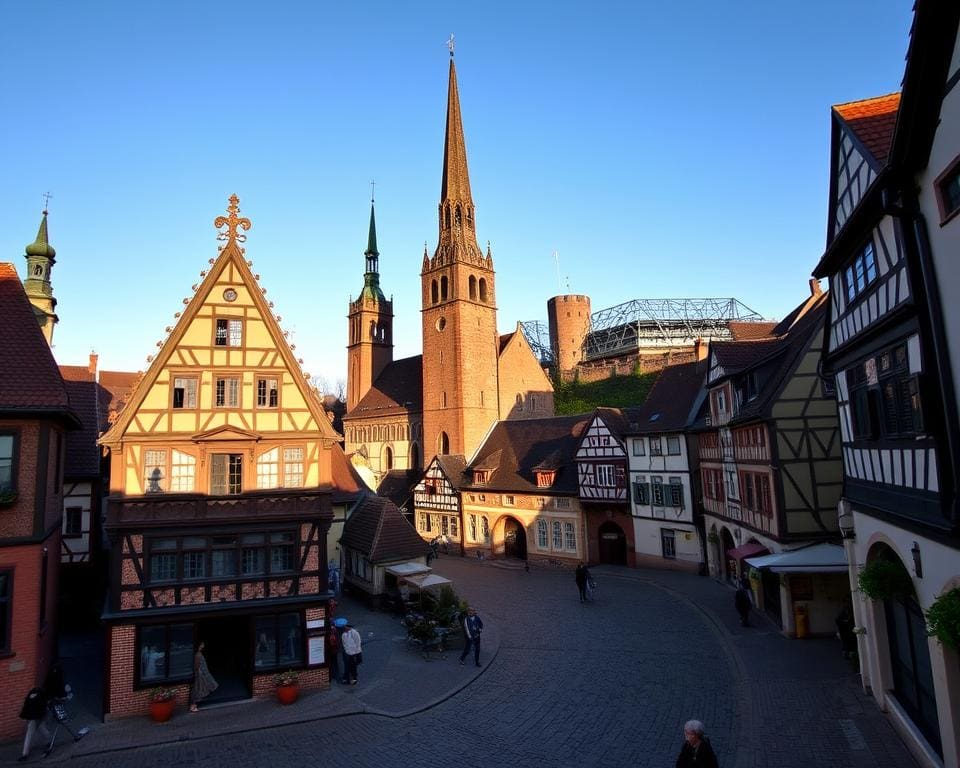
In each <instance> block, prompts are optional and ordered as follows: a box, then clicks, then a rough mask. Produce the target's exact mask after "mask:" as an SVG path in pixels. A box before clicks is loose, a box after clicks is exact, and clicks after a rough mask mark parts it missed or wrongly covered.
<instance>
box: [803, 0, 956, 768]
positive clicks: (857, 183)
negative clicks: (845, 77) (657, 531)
mask: <svg viewBox="0 0 960 768" xmlns="http://www.w3.org/2000/svg"><path fill="white" fill-rule="evenodd" d="M958 24H960V7H958V6H957V4H956V3H937V2H926V1H925V0H921V1H920V2H918V3H916V5H915V10H914V23H913V27H912V31H911V40H910V46H909V50H908V53H907V64H906V71H905V75H904V79H903V90H902V92H901V93H900V94H891V95H889V96H882V97H879V98H874V99H865V100H862V101H857V102H851V103H847V104H840V105H837V106H835V107H834V108H833V110H832V115H831V117H832V140H831V157H830V168H831V179H830V198H829V211H828V228H827V246H826V251H825V253H824V255H823V258H822V259H821V261H820V263H819V264H818V265H817V267H816V270H815V274H816V275H818V276H820V277H828V278H829V279H830V286H831V295H832V299H831V301H830V306H829V314H828V321H827V322H828V326H827V327H828V332H827V335H826V339H827V344H826V349H825V350H824V370H825V372H826V374H827V375H829V376H831V377H832V379H833V381H834V382H835V387H836V393H837V400H838V403H839V412H840V424H841V428H842V446H843V462H844V492H843V500H842V502H841V505H840V514H841V521H842V523H843V524H844V531H845V536H846V539H845V544H846V551H847V557H848V561H849V566H850V583H851V587H852V588H853V589H856V588H857V584H858V573H859V571H860V570H861V569H864V568H873V567H875V564H876V562H877V561H887V562H888V563H891V564H893V566H894V567H899V568H900V569H901V572H902V573H904V574H905V576H907V577H908V578H909V580H910V585H911V587H912V588H911V589H907V590H900V593H899V594H888V595H886V596H885V597H883V598H882V599H881V598H877V599H873V600H870V599H867V598H866V597H864V596H863V595H860V597H861V599H857V600H854V601H853V608H854V614H855V616H856V619H857V624H858V625H859V626H861V627H863V628H864V632H862V633H860V634H859V636H858V637H859V639H858V643H859V650H860V671H861V678H862V681H863V685H864V687H865V689H868V690H870V691H872V693H873V696H874V698H875V699H876V701H877V702H878V704H879V705H880V707H881V708H882V709H884V710H885V711H887V712H888V713H889V714H890V715H891V719H892V721H893V722H894V724H895V725H896V726H897V727H898V729H899V730H900V732H901V734H902V735H903V736H904V738H905V739H906V741H907V743H908V745H910V746H911V748H912V749H913V751H914V755H915V756H916V757H917V758H918V760H919V761H920V762H921V764H923V765H925V766H926V765H930V766H932V765H937V766H940V765H944V766H951V767H953V768H955V767H956V766H957V765H958V764H960V727H958V720H957V712H958V710H960V654H958V652H957V650H956V649H953V648H950V647H947V646H945V645H943V644H941V643H939V642H937V640H936V639H934V638H928V637H927V636H926V629H927V627H926V620H925V616H924V613H925V611H927V610H928V609H929V608H930V607H931V605H932V604H933V602H934V601H935V600H936V599H937V598H938V596H940V595H941V594H943V593H945V592H947V591H949V590H950V589H952V588H956V587H958V586H960V567H958V563H960V556H958V555H960V515H958V500H957V499H958V496H957V488H958V482H957V466H958V460H960V429H958V418H957V410H958V404H957V390H956V381H957V378H956V371H957V366H958V360H960V352H958V350H960V323H958V318H960V311H958V310H957V308H956V306H955V305H956V302H955V301H951V299H952V292H955V291H956V288H957V277H958V274H960V273H958V271H957V258H956V256H957V251H958V246H960V227H958V225H957V221H958V220H960V219H958V217H957V215H956V214H957V211H958V210H960V193H958V190H960V182H958V179H960V154H958V152H960V140H958V136H960V87H958V81H960V49H958V42H957V32H958Z"/></svg>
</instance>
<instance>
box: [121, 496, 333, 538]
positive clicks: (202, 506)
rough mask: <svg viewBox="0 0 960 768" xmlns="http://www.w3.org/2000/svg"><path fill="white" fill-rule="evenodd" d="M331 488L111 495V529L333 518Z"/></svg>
mask: <svg viewBox="0 0 960 768" xmlns="http://www.w3.org/2000/svg"><path fill="white" fill-rule="evenodd" d="M330 495H331V492H330V491H329V490H328V489H303V488H287V489H283V490H282V491H277V490H273V491H259V492H253V493H245V494H242V495H237V496H204V495H201V494H179V493H176V494H174V493H158V494H155V495H150V496H135V497H130V498H128V497H123V496H110V497H109V498H108V499H107V523H106V527H107V528H108V529H109V528H129V527H131V526H138V527H143V528H150V527H159V526H166V525H171V524H184V523H188V524H189V523H193V524H207V523H218V524H220V523H236V522H239V521H245V522H246V521H249V520H251V519H254V520H256V519H267V520H277V519H302V518H310V517H327V518H332V517H333V513H332V508H331V500H330Z"/></svg>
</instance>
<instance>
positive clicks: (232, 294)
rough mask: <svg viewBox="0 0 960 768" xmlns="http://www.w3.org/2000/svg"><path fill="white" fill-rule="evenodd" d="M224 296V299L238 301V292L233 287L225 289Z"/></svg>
mask: <svg viewBox="0 0 960 768" xmlns="http://www.w3.org/2000/svg"><path fill="white" fill-rule="evenodd" d="M223 298H224V300H226V301H236V300H237V292H236V291H235V290H233V288H227V290H225V291H224V292H223Z"/></svg>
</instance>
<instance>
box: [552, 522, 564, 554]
mask: <svg viewBox="0 0 960 768" xmlns="http://www.w3.org/2000/svg"><path fill="white" fill-rule="evenodd" d="M552 528H553V542H552V543H553V548H554V549H563V526H562V525H560V521H559V520H554V521H553V526H552Z"/></svg>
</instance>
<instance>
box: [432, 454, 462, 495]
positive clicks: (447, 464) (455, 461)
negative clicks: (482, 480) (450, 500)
mask: <svg viewBox="0 0 960 768" xmlns="http://www.w3.org/2000/svg"><path fill="white" fill-rule="evenodd" d="M437 464H439V465H440V469H442V470H443V473H444V474H445V475H446V476H447V479H448V480H449V481H450V483H451V485H453V487H454V488H461V487H463V486H464V485H465V484H466V483H467V482H468V481H469V478H468V477H467V460H466V459H465V458H464V457H463V456H462V455H461V454H459V453H452V454H448V455H446V456H437Z"/></svg>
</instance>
